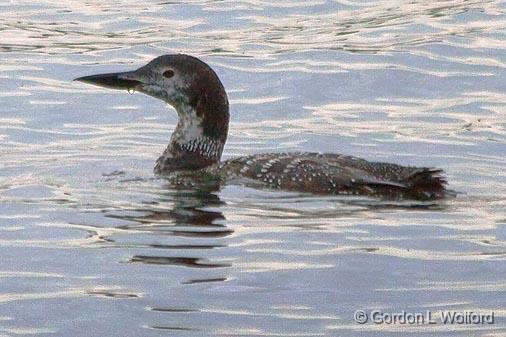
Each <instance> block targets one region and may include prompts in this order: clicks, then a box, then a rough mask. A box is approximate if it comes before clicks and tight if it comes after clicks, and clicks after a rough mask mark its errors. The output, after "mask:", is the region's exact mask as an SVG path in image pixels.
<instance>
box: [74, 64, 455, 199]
mask: <svg viewBox="0 0 506 337" xmlns="http://www.w3.org/2000/svg"><path fill="white" fill-rule="evenodd" d="M77 80H79V81H82V82H86V83H91V84H95V85H99V86H103V87H108V88H113V89H129V90H130V89H133V90H135V91H139V92H142V93H145V94H147V95H150V96H153V97H156V98H159V99H162V100H164V101H165V102H167V103H168V104H170V105H172V106H173V107H174V108H175V109H176V111H177V113H178V116H179V121H178V124H177V126H176V129H175V130H174V132H173V133H172V136H171V139H170V142H169V145H168V146H167V148H166V149H165V151H164V152H163V154H162V155H161V156H160V158H159V159H158V160H157V162H156V166H155V172H156V173H157V174H161V175H165V176H167V177H168V178H169V180H170V181H171V182H173V183H174V184H175V185H182V186H187V187H193V186H196V185H197V184H200V183H203V182H209V181H211V182H213V183H217V184H223V183H227V182H241V183H244V184H252V185H254V186H256V187H265V188H270V189H282V190H289V191H301V192H310V193H317V194H358V195H368V196H382V197H394V198H414V199H422V200H430V199H438V198H442V197H444V196H445V195H446V194H447V191H446V189H445V184H446V181H445V179H444V177H443V171H442V170H439V169H432V168H424V167H422V168H420V167H407V166H401V165H396V164H390V163H380V162H368V161H366V160H363V159H360V158H356V157H351V156H344V155H339V154H329V153H325V154H322V153H267V154H257V155H252V156H245V157H239V158H234V159H230V160H227V161H224V162H220V158H221V155H222V152H223V147H224V145H225V141H226V139H227V132H228V123H229V106H228V99H227V95H226V92H225V89H224V87H223V85H222V83H221V81H220V80H219V78H218V76H217V75H216V73H215V72H214V71H213V70H212V69H211V68H210V67H209V66H208V65H207V64H205V63H204V62H202V61H200V60H199V59H197V58H194V57H191V56H188V55H182V54H178V55H164V56H160V57H158V58H156V59H154V60H153V61H151V62H150V63H148V64H147V65H145V66H143V67H141V68H139V69H137V70H135V71H131V72H124V73H111V74H101V75H92V76H86V77H81V78H78V79H77Z"/></svg>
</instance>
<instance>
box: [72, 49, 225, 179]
mask: <svg viewBox="0 0 506 337" xmlns="http://www.w3.org/2000/svg"><path fill="white" fill-rule="evenodd" d="M75 80H76V81H81V82H84V83H89V84H94V85H98V86H101V87H105V88H111V89H123V90H133V91H138V92H142V93H144V94H147V95H149V96H153V97H156V98H159V99H161V100H163V101H165V102H167V103H168V104H170V105H172V106H173V107H174V108H175V109H176V111H177V113H178V116H179V122H178V125H177V127H176V129H175V131H174V133H173V134H172V137H171V142H170V144H169V147H168V148H167V150H166V151H165V152H164V156H162V157H161V158H160V159H159V162H158V163H157V169H156V170H157V171H160V172H161V171H164V170H170V169H178V168H182V169H184V168H189V169H195V168H201V167H205V166H208V165H211V164H214V163H216V162H218V161H219V159H220V157H221V153H222V150H223V145H224V144H225V141H226V139H227V132H228V122H229V110H228V99H227V94H226V92H225V89H224V87H223V84H222V83H221V81H220V79H219V78H218V76H217V75H216V73H215V72H214V71H213V70H212V69H211V67H209V66H208V65H207V64H206V63H204V62H202V61H201V60H199V59H197V58H195V57H192V56H189V55H184V54H175V55H163V56H160V57H157V58H155V59H154V60H152V61H151V62H149V63H148V64H146V65H145V66H143V67H140V68H139V69H137V70H134V71H127V72H119V73H107V74H98V75H91V76H85V77H79V78H76V79H75ZM171 159H180V160H179V162H177V164H176V161H174V160H171ZM160 160H165V161H167V162H172V163H170V165H168V166H167V168H164V167H161V168H160V167H158V166H159V165H160ZM184 160H185V161H184ZM162 166H163V165H162ZM169 166H170V167H169Z"/></svg>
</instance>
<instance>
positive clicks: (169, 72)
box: [163, 69, 174, 78]
mask: <svg viewBox="0 0 506 337" xmlns="http://www.w3.org/2000/svg"><path fill="white" fill-rule="evenodd" d="M172 76H174V71H173V70H170V69H169V70H165V71H164V72H163V77H165V78H171V77H172Z"/></svg>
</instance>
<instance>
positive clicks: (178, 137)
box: [155, 83, 229, 174]
mask: <svg viewBox="0 0 506 337" xmlns="http://www.w3.org/2000/svg"><path fill="white" fill-rule="evenodd" d="M220 84H221V83H220ZM190 89H191V88H190ZM217 89H222V90H221V92H220V91H218V92H216V88H214V89H213V88H210V89H207V90H203V91H202V93H201V94H200V95H194V96H196V97H197V99H194V100H192V99H191V98H190V100H188V101H187V100H182V101H178V102H177V104H175V103H172V105H173V106H174V108H175V109H176V111H177V114H178V117H179V120H178V123H177V126H176V128H175V130H174V132H173V133H172V135H171V137H170V142H169V145H168V146H167V148H166V149H165V151H164V152H163V154H162V156H160V158H158V160H157V162H156V166H155V172H156V173H158V174H164V173H171V172H173V171H181V170H199V169H203V168H205V167H209V166H212V165H216V164H218V163H219V162H220V159H221V154H222V152H223V147H224V146H225V142H226V139H227V133H228V123H229V111H228V99H227V97H226V94H225V91H224V89H223V87H221V88H217ZM190 94H191V93H190ZM187 95H188V93H187ZM189 96H190V97H192V96H191V95H189ZM187 97H188V96H187Z"/></svg>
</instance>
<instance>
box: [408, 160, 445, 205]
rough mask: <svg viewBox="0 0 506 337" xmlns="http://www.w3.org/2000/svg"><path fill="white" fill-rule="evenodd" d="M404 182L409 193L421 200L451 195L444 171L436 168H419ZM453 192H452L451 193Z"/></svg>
mask: <svg viewBox="0 0 506 337" xmlns="http://www.w3.org/2000/svg"><path fill="white" fill-rule="evenodd" d="M403 183H404V184H405V185H406V189H407V191H408V194H409V195H410V196H411V197H413V198H415V199H419V200H433V199H441V198H444V197H445V196H448V195H449V191H448V190H446V188H445V186H446V184H447V182H446V178H445V176H444V171H443V170H440V169H435V168H425V167H424V168H417V169H416V170H414V171H413V172H411V173H410V174H409V175H408V176H407V177H406V178H405V179H403ZM450 194H451V193H450Z"/></svg>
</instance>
